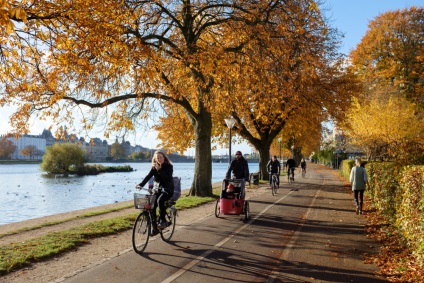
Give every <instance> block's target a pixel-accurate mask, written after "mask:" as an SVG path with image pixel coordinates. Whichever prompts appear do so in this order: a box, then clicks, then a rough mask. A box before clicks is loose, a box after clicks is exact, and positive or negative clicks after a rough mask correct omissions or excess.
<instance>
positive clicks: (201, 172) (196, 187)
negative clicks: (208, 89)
mask: <svg viewBox="0 0 424 283" xmlns="http://www.w3.org/2000/svg"><path fill="white" fill-rule="evenodd" d="M194 128H195V131H196V152H195V157H194V158H195V165H194V177H193V184H192V186H191V189H190V193H189V195H191V196H200V197H206V196H212V146H211V133H212V116H211V113H209V112H207V111H206V110H203V111H201V114H200V115H199V116H197V119H196V122H195V125H194Z"/></svg>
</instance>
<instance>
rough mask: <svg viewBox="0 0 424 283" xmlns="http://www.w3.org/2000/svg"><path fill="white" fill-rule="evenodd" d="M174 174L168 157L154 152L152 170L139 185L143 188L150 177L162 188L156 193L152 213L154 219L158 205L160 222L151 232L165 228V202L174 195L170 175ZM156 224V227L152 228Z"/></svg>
mask: <svg viewBox="0 0 424 283" xmlns="http://www.w3.org/2000/svg"><path fill="white" fill-rule="evenodd" d="M173 172H174V167H173V165H172V163H171V161H170V160H169V158H168V156H166V154H165V153H163V152H160V151H156V152H155V153H154V155H153V158H152V168H151V169H150V172H149V173H148V174H147V176H146V177H144V179H143V181H142V182H141V183H140V184H139V186H140V187H143V186H144V185H146V184H147V182H148V181H149V179H150V178H151V177H154V179H155V182H157V183H159V186H160V187H162V191H161V192H157V193H156V201H155V203H154V207H153V212H154V213H155V219H156V208H157V205H158V204H159V218H160V222H159V223H156V221H154V223H153V231H154V232H156V233H157V232H158V231H157V228H160V229H162V228H166V224H167V223H166V220H165V215H166V206H165V202H166V201H167V200H169V199H170V198H171V197H172V195H173V194H174V181H173V178H172V174H173ZM156 224H157V227H154V226H155V225H156Z"/></svg>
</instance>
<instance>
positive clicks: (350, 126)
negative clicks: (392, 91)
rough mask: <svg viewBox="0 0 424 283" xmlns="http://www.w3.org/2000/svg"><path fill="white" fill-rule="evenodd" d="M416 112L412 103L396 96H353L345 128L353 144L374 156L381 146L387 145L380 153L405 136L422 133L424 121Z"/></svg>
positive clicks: (410, 137) (401, 141) (396, 145)
mask: <svg viewBox="0 0 424 283" xmlns="http://www.w3.org/2000/svg"><path fill="white" fill-rule="evenodd" d="M416 113H417V107H416V106H415V105H414V104H412V103H410V102H408V101H406V100H405V99H403V98H399V97H394V96H389V97H381V96H379V97H373V98H371V100H370V101H367V102H360V101H359V100H358V99H354V101H353V102H352V107H351V109H350V110H349V112H348V113H347V121H346V124H345V126H344V128H345V131H346V133H347V134H348V136H349V137H350V138H351V139H352V142H353V143H354V144H356V145H358V146H361V147H363V148H365V149H366V150H367V152H368V154H369V155H370V156H374V157H375V155H377V154H379V153H380V154H381V152H380V151H381V150H382V148H387V149H386V151H383V154H384V153H385V154H388V153H389V152H387V151H388V150H389V149H392V150H396V147H398V146H399V145H400V144H402V143H403V142H405V140H406V139H415V138H417V137H420V136H421V137H422V136H423V134H424V128H423V127H422V125H423V122H424V121H423V119H422V117H419V116H417V115H416Z"/></svg>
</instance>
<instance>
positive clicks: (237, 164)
mask: <svg viewBox="0 0 424 283" xmlns="http://www.w3.org/2000/svg"><path fill="white" fill-rule="evenodd" d="M231 171H232V172H233V175H234V177H235V178H236V179H243V181H242V182H241V193H242V194H241V197H243V196H244V183H245V181H248V180H249V165H248V164H247V160H246V159H244V157H243V155H242V154H241V151H237V152H236V159H234V160H233V161H231V164H230V167H228V170H227V174H225V178H226V179H227V180H228V179H230V176H231Z"/></svg>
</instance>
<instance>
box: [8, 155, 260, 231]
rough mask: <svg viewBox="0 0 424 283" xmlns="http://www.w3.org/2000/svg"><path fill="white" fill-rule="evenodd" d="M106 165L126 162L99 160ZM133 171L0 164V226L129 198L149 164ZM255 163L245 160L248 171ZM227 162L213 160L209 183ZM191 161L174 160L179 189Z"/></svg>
mask: <svg viewBox="0 0 424 283" xmlns="http://www.w3.org/2000/svg"><path fill="white" fill-rule="evenodd" d="M102 164H103V165H106V166H119V165H127V164H124V163H122V164H119V163H102ZM130 166H131V167H132V168H134V169H135V170H137V171H134V172H125V173H104V174H100V175H96V176H82V177H78V176H70V177H57V178H55V177H47V176H46V175H45V174H43V172H41V171H40V166H39V165H38V164H16V165H0V225H2V224H7V223H14V222H19V221H23V220H27V219H32V218H38V217H43V216H47V215H53V214H57V213H63V212H69V211H73V210H78V209H83V208H89V207H95V206H100V205H105V204H111V203H115V202H120V201H126V200H131V199H133V193H134V187H135V185H136V184H138V183H140V182H141V181H142V180H143V178H144V176H146V175H147V173H148V171H149V170H150V166H151V164H150V163H131V164H130ZM258 166H259V165H258V163H249V169H250V172H257V171H258ZM227 168H228V164H227V163H213V165H212V183H216V182H221V181H222V179H223V178H224V177H225V172H226V171H227ZM193 172H194V163H174V176H178V177H181V188H182V189H188V188H189V187H190V186H191V184H192V181H193V174H194V173H193Z"/></svg>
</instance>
